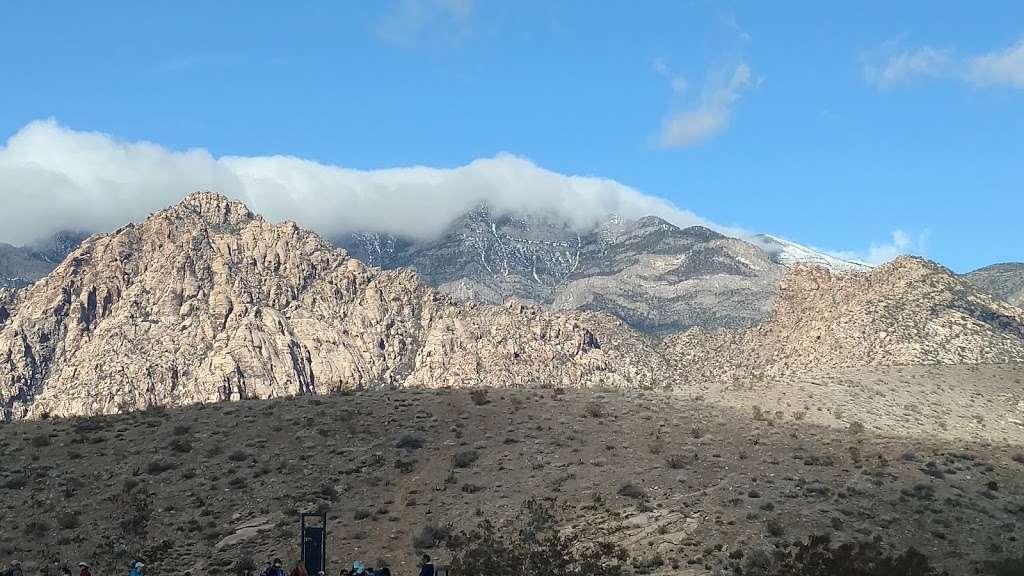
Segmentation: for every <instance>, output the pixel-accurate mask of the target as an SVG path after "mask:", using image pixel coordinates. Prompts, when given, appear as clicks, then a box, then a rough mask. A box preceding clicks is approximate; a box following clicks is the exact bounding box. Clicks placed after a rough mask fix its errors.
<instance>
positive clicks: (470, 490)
mask: <svg viewBox="0 0 1024 576" xmlns="http://www.w3.org/2000/svg"><path fill="white" fill-rule="evenodd" d="M483 489H484V487H483V486H480V485H479V484H472V483H469V482H467V483H465V484H463V485H462V491H463V492H465V493H466V494H476V493H477V492H480V491H481V490H483Z"/></svg>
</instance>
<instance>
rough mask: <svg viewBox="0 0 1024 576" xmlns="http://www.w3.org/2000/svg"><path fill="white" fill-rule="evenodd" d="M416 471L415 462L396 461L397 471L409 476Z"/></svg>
mask: <svg viewBox="0 0 1024 576" xmlns="http://www.w3.org/2000/svg"><path fill="white" fill-rule="evenodd" d="M415 469H416V461H415V460H402V459H401V458H399V459H398V460H395V470H398V471H399V472H401V473H402V474H408V473H410V472H412V471H413V470H415Z"/></svg>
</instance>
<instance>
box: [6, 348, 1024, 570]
mask: <svg viewBox="0 0 1024 576" xmlns="http://www.w3.org/2000/svg"><path fill="white" fill-rule="evenodd" d="M929 370H930V372H928V373H926V374H921V375H913V374H912V375H899V374H896V373H888V374H885V373H874V374H861V375H860V378H861V383H862V384H867V383H869V382H871V381H884V383H885V385H886V386H888V387H889V388H891V389H902V388H905V387H907V386H908V385H910V384H912V382H913V381H915V380H917V379H918V378H919V376H920V377H924V376H927V377H929V378H937V379H940V380H941V381H943V382H945V383H947V384H952V383H954V382H957V383H961V384H962V385H963V386H964V387H966V391H965V393H966V394H969V395H971V396H973V395H974V394H977V393H980V392H982V391H984V392H986V393H988V394H990V395H992V397H993V398H999V397H1001V396H1000V395H1005V394H1013V393H1018V392H1019V389H1020V377H1021V375H1022V374H1021V371H1020V370H1008V369H1005V368H984V367H982V368H979V369H978V370H976V371H973V372H963V371H957V369H950V368H944V367H935V368H931V369H929ZM948 370H953V372H947V371H948ZM841 378H842V379H843V380H846V381H849V382H850V385H851V386H852V385H855V384H856V383H857V382H855V381H853V379H854V378H855V376H854V375H851V374H845V375H843V376H842V377H841ZM785 384H786V383H784V382H778V383H769V384H766V388H764V389H763V390H761V391H760V392H759V393H758V396H760V397H764V398H765V400H763V401H760V402H757V401H754V402H753V403H752V404H749V405H739V404H735V403H725V402H722V401H721V400H720V399H718V398H711V397H709V398H706V399H699V398H693V397H689V396H686V395H682V394H678V393H667V392H636V391H595V390H562V389H536V390H489V391H487V390H476V391H468V390H400V391H392V392H379V391H375V392H358V393H345V394H335V395H330V396H322V397H303V398H289V399H276V400H244V401H240V402H232V403H217V404H210V405H203V406H195V407H190V408H172V409H163V408H159V409H151V410H147V411H138V412H133V413H130V414H123V415H113V416H100V417H92V418H71V419H49V420H42V421H38V420H36V421H21V422H15V423H8V424H5V425H2V426H0V449H2V452H3V454H4V460H3V463H2V469H0V497H2V498H3V501H4V503H5V506H3V507H2V508H0V525H3V526H4V527H5V529H4V530H3V531H2V532H0V556H2V557H4V558H9V559H21V560H22V561H28V562H31V563H33V564H34V565H35V566H43V565H44V564H47V565H48V564H49V563H50V562H51V561H77V560H78V559H80V558H84V559H87V560H88V561H91V562H92V564H93V565H94V566H95V567H97V568H98V571H97V572H94V573H100V574H109V573H115V572H116V570H115V567H120V566H122V565H123V564H124V563H125V562H127V560H128V559H129V558H132V557H136V556H138V557H143V558H145V559H146V561H147V563H148V565H149V567H150V571H151V573H155V574H166V573H169V572H170V571H175V572H177V573H182V574H196V575H198V574H233V573H235V571H234V570H235V567H236V566H237V565H238V563H239V562H240V561H241V560H245V559H250V558H252V559H255V561H257V562H258V563H260V564H262V561H263V560H264V559H266V558H268V557H271V556H274V555H280V556H282V557H284V558H286V559H287V560H289V561H291V560H294V558H295V554H296V548H295V546H294V542H295V539H296V537H297V530H298V518H297V513H298V512H300V511H308V510H316V509H322V510H326V511H328V513H329V532H328V556H329V559H330V562H331V564H330V570H329V572H328V573H331V574H335V573H337V572H338V570H339V569H340V568H341V567H342V566H344V565H346V563H349V562H351V561H352V560H355V559H361V560H364V561H367V562H375V561H376V560H377V559H378V558H382V559H386V560H388V561H389V562H390V563H391V564H392V566H393V567H394V568H395V570H396V573H398V574H408V573H410V572H411V571H412V570H413V566H414V563H415V560H416V558H417V554H418V553H421V552H423V551H428V552H430V553H431V554H433V555H434V556H435V557H437V558H439V559H440V560H441V561H442V562H443V561H444V559H445V558H446V557H447V552H446V549H445V546H444V534H445V533H446V532H447V531H449V530H454V531H459V530H464V529H468V528H470V527H472V526H473V525H474V524H475V523H476V522H477V521H478V520H479V519H482V518H488V519H490V520H493V521H495V522H498V523H501V522H502V521H503V519H506V518H508V517H510V516H512V515H514V514H516V512H517V511H518V510H520V509H521V507H522V505H523V503H524V502H525V501H526V500H528V499H530V498H535V499H541V500H545V501H555V502H557V503H558V505H559V506H560V507H561V513H560V515H559V522H560V526H561V527H562V529H564V530H567V531H572V532H575V533H578V534H579V535H580V536H581V537H583V538H585V539H609V540H612V541H615V542H619V543H622V544H624V545H625V546H626V547H627V548H628V549H629V550H630V551H631V553H632V556H633V560H632V563H633V565H634V569H635V571H636V572H638V573H654V574H669V573H671V574H690V575H707V574H711V573H712V571H713V570H716V569H719V568H723V569H726V570H727V571H730V572H731V571H733V569H734V567H738V568H741V569H745V568H749V567H750V563H751V562H753V561H754V559H755V558H757V557H760V556H762V555H763V554H764V553H765V552H768V553H771V552H772V551H774V550H783V549H785V548H786V547H788V546H789V545H790V543H791V542H794V541H796V540H799V539H801V538H805V537H807V536H808V535H809V534H811V533H815V534H824V533H828V534H831V535H832V536H833V538H834V539H835V541H837V542H843V541H853V540H872V539H874V540H876V541H879V542H882V543H883V544H884V546H885V547H886V549H887V550H893V551H900V550H904V549H906V548H907V547H909V546H914V547H916V548H917V549H919V550H921V551H922V552H924V553H925V554H927V555H928V556H929V557H931V558H932V559H933V560H934V561H936V562H937V563H939V564H940V565H941V566H943V567H945V568H947V569H950V570H951V571H952V573H953V574H973V573H975V572H974V570H975V568H980V567H981V566H982V562H983V561H985V560H989V559H993V558H999V557H1002V556H1007V555H1011V554H1016V553H1017V552H1019V550H1020V542H1021V539H1022V538H1024V523H1022V522H1021V517H1022V516H1021V515H1022V514H1024V427H1021V425H1020V423H1019V422H1017V423H1016V424H1014V425H1008V423H1007V422H1005V421H1003V420H1002V417H1001V416H997V417H991V416H990V415H989V414H988V410H989V406H988V405H979V406H972V405H970V404H969V403H963V404H955V403H948V404H947V403H943V408H942V410H945V411H947V413H946V414H945V415H944V416H943V418H941V419H940V418H938V417H936V416H934V415H932V414H931V413H930V412H928V409H929V408H927V404H928V402H929V400H928V399H927V398H921V399H920V402H921V404H923V405H924V407H922V410H923V411H920V412H918V415H920V416H922V417H923V418H922V419H921V420H920V421H917V422H915V421H913V419H912V418H911V419H910V421H909V422H907V423H904V422H901V421H899V420H898V419H894V418H891V417H889V416H888V415H878V414H874V413H873V411H872V410H866V411H858V408H857V407H856V406H853V405H852V403H851V402H849V398H844V397H840V396H837V397H830V396H829V395H828V391H829V390H830V389H831V388H830V387H831V385H832V384H833V381H832V380H829V379H826V378H824V377H822V378H821V379H820V380H819V381H817V382H816V383H815V385H816V386H818V388H816V390H817V391H818V393H817V394H816V395H813V396H812V395H804V401H803V402H801V401H798V400H796V399H795V398H792V397H787V396H785V394H786V393H787V392H786V391H784V390H783V391H780V390H777V388H782V387H784V386H785ZM868 389H869V390H872V388H868ZM873 390H877V385H876V388H873ZM731 402H732V401H731ZM1016 409H1017V410H1019V407H1016ZM872 418H875V419H872ZM962 429H963V430H968V432H966V433H964V432H963V430H962ZM930 430H935V431H936V433H935V434H926V433H925V432H927V431H930ZM118 569H119V568H118ZM32 573H34V572H32Z"/></svg>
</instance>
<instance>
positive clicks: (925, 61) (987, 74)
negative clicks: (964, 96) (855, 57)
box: [864, 38, 1024, 89]
mask: <svg viewBox="0 0 1024 576" xmlns="http://www.w3.org/2000/svg"><path fill="white" fill-rule="evenodd" d="M879 52H881V53H882V54H885V57H884V58H881V59H880V60H881V61H880V62H873V63H867V64H865V65H864V78H865V80H867V82H868V83H869V84H872V85H874V86H877V87H879V88H889V87H892V86H894V85H898V84H901V83H908V82H910V81H912V80H915V79H919V78H941V79H948V80H955V81H960V82H966V83H970V84H973V85H976V86H1010V87H1013V88H1022V89H1024V38H1021V39H1020V40H1018V41H1017V42H1016V43H1015V44H1013V45H1011V46H1009V47H1007V48H1003V49H997V50H993V51H991V52H986V53H984V54H976V55H967V56H958V55H957V54H956V53H955V51H954V50H952V49H949V48H933V47H930V46H923V47H920V48H914V49H911V50H900V51H894V50H893V44H892V43H887V44H886V45H885V46H883V47H882V49H881V50H880V51H879Z"/></svg>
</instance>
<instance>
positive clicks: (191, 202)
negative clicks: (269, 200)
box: [164, 191, 259, 230]
mask: <svg viewBox="0 0 1024 576" xmlns="http://www.w3.org/2000/svg"><path fill="white" fill-rule="evenodd" d="M164 213H165V214H164V215H165V216H166V217H171V218H174V217H179V218H188V219H198V220H199V221H201V222H203V223H204V224H206V225H208V226H213V227H225V228H227V229H234V230H237V229H240V228H242V227H244V226H245V225H247V224H248V223H249V222H251V221H253V220H256V219H259V217H258V216H255V215H254V214H253V213H252V212H250V211H249V208H248V207H247V206H246V205H245V204H243V203H242V202H239V201H237V200H231V199H229V198H228V197H227V196H224V195H222V194H218V193H216V192H210V191H197V192H193V193H191V194H189V195H188V196H186V197H185V198H184V199H183V200H182V201H181V202H179V203H178V204H177V205H175V206H173V207H171V208H168V209H166V210H165V211H164Z"/></svg>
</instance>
